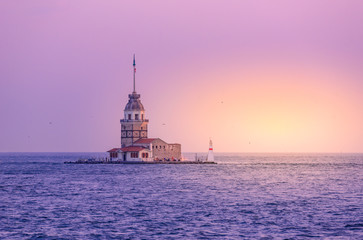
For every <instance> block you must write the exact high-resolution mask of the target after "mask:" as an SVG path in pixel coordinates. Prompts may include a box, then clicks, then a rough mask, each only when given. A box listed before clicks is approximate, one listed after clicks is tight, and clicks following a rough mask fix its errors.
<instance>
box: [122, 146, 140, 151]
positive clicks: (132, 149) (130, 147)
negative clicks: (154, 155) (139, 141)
mask: <svg viewBox="0 0 363 240" xmlns="http://www.w3.org/2000/svg"><path fill="white" fill-rule="evenodd" d="M144 149H145V148H143V147H137V146H129V147H123V148H121V149H120V150H121V151H123V152H140V151H141V150H144Z"/></svg>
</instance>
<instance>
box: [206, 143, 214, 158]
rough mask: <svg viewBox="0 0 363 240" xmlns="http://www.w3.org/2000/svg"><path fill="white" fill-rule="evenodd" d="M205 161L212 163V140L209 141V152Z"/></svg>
mask: <svg viewBox="0 0 363 240" xmlns="http://www.w3.org/2000/svg"><path fill="white" fill-rule="evenodd" d="M207 161H209V162H214V154H213V143H212V139H210V140H209V151H208V157H207Z"/></svg>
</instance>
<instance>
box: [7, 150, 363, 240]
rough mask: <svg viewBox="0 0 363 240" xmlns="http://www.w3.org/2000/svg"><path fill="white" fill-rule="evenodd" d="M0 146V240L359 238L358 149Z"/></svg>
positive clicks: (362, 218)
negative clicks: (166, 159)
mask: <svg viewBox="0 0 363 240" xmlns="http://www.w3.org/2000/svg"><path fill="white" fill-rule="evenodd" d="M95 155H98V156H102V154H101V153H0V238H1V239H272V238H278V239H306V238H327V239H336V238H338V239H363V155H362V154H314V155H309V154H216V161H217V162H218V163H219V164H218V165H72V164H70V165H69V164H63V162H64V161H73V160H77V159H78V158H79V157H84V156H95Z"/></svg>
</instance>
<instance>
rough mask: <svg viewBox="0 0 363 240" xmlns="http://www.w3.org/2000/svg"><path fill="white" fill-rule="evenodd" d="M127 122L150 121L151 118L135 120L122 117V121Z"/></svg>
mask: <svg viewBox="0 0 363 240" xmlns="http://www.w3.org/2000/svg"><path fill="white" fill-rule="evenodd" d="M125 122H147V123H148V122H149V119H144V120H141V119H140V120H135V119H121V120H120V123H125Z"/></svg>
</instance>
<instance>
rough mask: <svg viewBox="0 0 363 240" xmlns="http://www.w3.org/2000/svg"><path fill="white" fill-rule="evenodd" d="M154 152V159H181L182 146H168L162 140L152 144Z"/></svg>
mask: <svg viewBox="0 0 363 240" xmlns="http://www.w3.org/2000/svg"><path fill="white" fill-rule="evenodd" d="M152 152H153V158H154V159H156V158H158V159H164V158H166V159H173V158H174V159H181V145H180V144H167V143H166V142H164V141H162V140H160V139H158V140H155V141H154V142H153V143H152Z"/></svg>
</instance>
